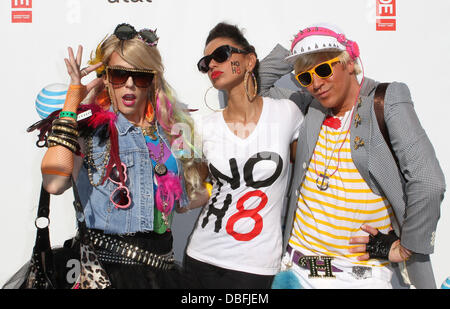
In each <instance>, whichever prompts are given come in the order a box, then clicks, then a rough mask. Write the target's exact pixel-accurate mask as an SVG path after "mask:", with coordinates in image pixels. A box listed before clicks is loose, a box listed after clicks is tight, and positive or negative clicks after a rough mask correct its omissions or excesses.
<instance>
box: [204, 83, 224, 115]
mask: <svg viewBox="0 0 450 309" xmlns="http://www.w3.org/2000/svg"><path fill="white" fill-rule="evenodd" d="M212 88H214V86H211V87H209V88H208V90H206V92H205V96H204V97H203V101H204V102H205V105H206V107H207V108H209V109H210V110H212V111H213V112H220V111H223V108H222V109H214V108H211V107H210V106H209V105H208V102H207V101H206V96H207V95H208V92H209V91H210V90H211V89H212Z"/></svg>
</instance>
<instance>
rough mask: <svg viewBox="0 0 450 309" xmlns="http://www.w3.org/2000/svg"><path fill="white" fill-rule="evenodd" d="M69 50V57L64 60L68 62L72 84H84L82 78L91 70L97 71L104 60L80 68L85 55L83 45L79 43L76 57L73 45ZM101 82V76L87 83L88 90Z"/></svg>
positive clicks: (68, 71)
mask: <svg viewBox="0 0 450 309" xmlns="http://www.w3.org/2000/svg"><path fill="white" fill-rule="evenodd" d="M68 52H69V59H67V58H64V62H65V63H66V67H67V73H69V76H70V84H71V85H82V84H81V79H82V78H83V77H85V76H87V75H89V74H90V73H91V72H93V71H95V70H96V69H98V68H99V67H101V66H102V65H103V63H102V62H99V63H96V64H93V65H90V66H88V67H86V68H84V69H80V66H81V58H82V55H83V46H81V45H79V46H78V50H77V55H76V57H75V56H74V54H73V50H72V48H71V47H69V48H68ZM100 83H102V79H101V78H95V79H94V80H93V81H91V82H90V83H88V84H87V85H86V90H87V91H86V92H89V91H91V90H92V89H93V88H95V87H96V86H98V85H99V84H100Z"/></svg>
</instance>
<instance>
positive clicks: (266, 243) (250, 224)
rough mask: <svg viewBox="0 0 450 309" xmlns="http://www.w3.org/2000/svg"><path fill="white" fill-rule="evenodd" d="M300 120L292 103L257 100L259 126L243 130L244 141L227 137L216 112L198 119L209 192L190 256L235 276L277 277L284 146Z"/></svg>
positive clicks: (294, 134)
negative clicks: (245, 133) (246, 133)
mask: <svg viewBox="0 0 450 309" xmlns="http://www.w3.org/2000/svg"><path fill="white" fill-rule="evenodd" d="M302 121H303V115H302V113H301V112H300V109H299V108H298V107H297V106H296V105H295V104H294V103H293V102H292V101H290V100H274V99H271V98H263V108H262V112H261V115H260V118H259V121H258V123H257V124H256V126H255V125H253V126H251V127H250V126H248V127H246V129H248V130H249V132H251V133H250V135H249V136H248V137H247V138H245V139H242V138H240V137H238V136H236V135H235V134H234V133H233V132H232V129H230V127H231V128H233V125H232V124H227V123H225V120H224V118H223V115H222V112H215V113H213V114H210V115H207V116H204V117H203V118H201V121H199V123H198V126H197V129H198V132H199V133H200V134H201V135H202V142H203V154H204V156H205V158H206V160H207V161H208V166H209V171H210V175H211V179H212V184H213V190H212V195H211V197H210V199H209V202H208V204H207V205H206V206H205V207H204V209H203V211H202V212H201V214H200V217H199V219H198V222H197V224H196V227H195V230H194V232H193V234H192V236H191V239H190V243H189V245H188V248H187V254H188V255H189V256H190V257H192V258H194V259H197V260H199V261H202V262H205V263H209V264H212V265H216V266H219V267H222V268H227V269H233V270H237V271H243V272H248V273H254V274H260V275H273V274H276V273H277V271H278V270H279V267H280V259H281V252H282V235H281V211H282V208H283V197H284V193H285V191H286V189H287V182H288V167H289V163H290V157H289V154H290V147H289V146H290V144H291V143H292V142H293V141H294V140H295V139H297V137H298V129H299V127H300V124H301V122H302ZM237 129H242V128H237Z"/></svg>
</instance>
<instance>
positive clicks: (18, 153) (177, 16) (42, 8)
mask: <svg viewBox="0 0 450 309" xmlns="http://www.w3.org/2000/svg"><path fill="white" fill-rule="evenodd" d="M14 1H16V0H13V1H9V0H2V1H1V3H0V37H1V42H2V43H1V48H0V59H2V67H1V69H0V72H1V73H0V76H1V83H0V90H1V91H0V93H1V96H2V98H3V99H2V112H1V113H0V135H1V139H0V140H1V141H2V145H3V146H2V147H1V151H0V164H1V165H0V166H1V172H0V197H1V206H0V207H1V216H0V222H1V224H0V246H1V248H2V249H1V253H2V254H1V255H0V285H2V284H3V283H4V282H5V281H6V280H7V279H8V277H9V276H11V275H12V273H13V272H14V271H15V270H17V269H18V268H19V267H20V266H21V265H22V264H23V263H24V262H25V261H26V260H27V259H29V257H30V255H31V250H32V246H33V243H34V237H35V227H34V218H35V214H36V209H37V202H38V196H39V190H40V185H41V175H40V161H41V158H42V156H43V154H44V150H43V149H38V148H36V146H35V142H36V139H37V137H36V133H32V134H28V133H26V132H25V129H26V128H27V127H28V125H30V124H31V123H34V122H35V121H37V120H39V116H38V115H37V113H36V111H35V107H34V101H35V98H36V96H37V94H38V93H39V91H40V90H41V89H42V88H43V87H44V86H46V85H49V84H53V83H66V84H67V83H68V82H69V80H68V78H67V73H66V70H65V65H64V61H63V58H64V57H66V55H67V46H72V47H74V48H76V46H77V45H78V44H81V45H83V46H84V48H85V49H84V54H83V56H84V58H83V60H84V61H83V62H84V63H85V62H86V61H87V59H88V57H89V55H90V52H91V51H92V50H93V49H94V48H95V47H96V45H97V44H98V43H99V41H100V40H101V39H102V38H103V37H104V36H105V35H106V34H110V33H111V32H112V31H113V30H114V28H115V26H116V25H117V24H119V23H122V22H128V23H130V24H132V25H134V26H135V27H136V29H141V28H144V27H148V28H157V29H158V32H157V33H158V35H159V37H160V41H159V44H158V47H159V48H160V50H161V53H162V55H163V59H164V63H165V66H166V79H167V80H168V81H169V83H170V84H171V85H172V86H173V87H174V88H175V90H176V91H177V94H178V97H179V99H180V100H181V101H182V102H184V103H186V104H188V106H189V107H190V108H198V109H200V111H199V112H197V113H198V114H201V113H205V112H207V109H206V107H204V105H203V95H204V93H205V91H206V89H207V88H208V87H209V81H208V80H207V78H206V77H205V76H203V75H202V74H200V73H199V72H198V71H197V69H196V63H197V61H198V59H199V58H200V57H201V56H202V52H203V47H204V41H205V39H206V36H207V33H208V31H209V30H210V29H211V28H212V27H213V26H214V25H215V24H217V23H218V22H220V21H227V22H231V23H235V24H237V25H239V26H240V27H241V28H244V29H245V34H246V36H247V38H248V40H249V41H250V42H251V43H252V44H253V45H255V47H256V50H257V52H258V55H259V58H260V59H262V58H264V57H265V56H266V55H267V54H268V53H269V52H270V50H271V49H272V48H273V47H274V46H275V44H276V43H281V44H282V45H284V46H285V47H289V46H290V39H291V38H292V36H293V35H294V34H295V33H296V32H297V31H298V30H299V29H300V28H303V27H306V26H308V25H310V24H313V23H317V22H328V23H333V24H336V25H338V26H339V27H340V28H341V29H343V30H344V32H345V33H346V34H347V36H348V37H349V38H350V39H352V40H355V41H357V42H358V44H359V46H360V49H361V55H362V61H363V64H364V68H365V72H366V76H369V77H371V78H374V79H376V80H380V81H402V82H405V83H407V84H408V85H409V87H410V89H411V92H412V96H413V99H414V101H415V108H416V111H417V114H418V115H419V118H420V120H421V122H422V125H423V126H424V128H425V130H426V131H427V133H428V136H429V137H430V139H431V141H432V143H433V144H434V146H435V150H436V152H437V156H438V159H439V160H440V163H441V166H442V168H443V170H444V173H445V175H446V176H447V179H448V178H449V175H450V145H449V141H448V138H447V137H446V131H447V130H446V128H445V125H446V124H448V122H449V121H448V119H447V118H448V115H450V105H449V102H448V97H447V93H446V90H448V89H449V88H448V87H449V86H450V77H449V74H448V72H447V70H449V71H450V64H449V62H448V57H449V55H450V39H449V36H448V32H447V31H448V29H450V21H449V19H448V13H450V2H449V1H442V0H434V1H428V2H424V1H419V0H397V7H396V8H397V14H396V15H397V16H396V21H397V30H396V31H391V32H382V31H376V27H375V19H376V18H375V4H376V0H345V1H336V0H315V1H305V0H277V1H273V0H272V1H270V0H245V1H243V0H214V1H212V0H191V1H183V0H153V1H152V2H149V1H146V0H116V1H114V0H33V1H32V7H31V8H28V9H23V10H26V11H31V12H32V15H33V19H32V23H12V22H11V15H12V12H13V11H15V10H16V9H13V8H12V4H14ZM19 2H21V1H20V0H19ZM24 2H25V3H26V2H27V0H24ZM111 2H113V3H111ZM448 200H449V198H448V196H447V197H446V199H445V200H444V202H443V204H442V216H441V220H440V222H439V225H438V230H437V233H436V248H435V253H434V254H433V255H432V262H433V266H434V270H435V276H436V281H437V284H438V286H440V284H441V283H442V282H443V281H444V280H445V278H446V277H448V276H450V264H449V263H448V261H449V260H450V246H449V244H448V240H446V238H447V237H448V236H449V235H450V211H449V209H448V207H446V206H447V204H448ZM71 203H72V193H71V192H70V191H67V192H66V193H65V194H63V195H62V196H56V197H52V201H51V206H52V207H51V239H52V242H53V244H62V242H63V241H64V240H65V239H67V238H69V237H71V236H72V235H73V233H74V230H75V221H74V214H73V210H72V207H71ZM194 218H195V213H194V214H190V215H188V216H187V217H181V216H178V217H177V218H176V220H177V221H176V223H177V224H180V223H181V224H182V223H183V222H186V225H185V227H184V228H185V230H183V231H182V232H178V234H180V233H181V236H180V237H178V240H177V241H178V242H177V243H176V249H177V251H178V252H177V256H180V254H182V252H181V253H180V251H182V250H183V249H184V248H183V246H184V243H183V241H185V238H186V237H187V233H189V229H190V227H191V226H192V224H193V223H192V221H193V220H194ZM175 232H177V231H175ZM176 237H177V236H176Z"/></svg>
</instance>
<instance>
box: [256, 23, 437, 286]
mask: <svg viewBox="0 0 450 309" xmlns="http://www.w3.org/2000/svg"><path fill="white" fill-rule="evenodd" d="M335 29H336V28H333V27H319V26H317V27H316V26H315V27H310V28H306V29H304V30H302V31H300V32H299V33H298V34H297V35H296V37H295V39H294V41H293V44H292V47H291V50H290V51H288V50H286V49H285V48H283V47H282V46H281V45H277V46H276V47H275V48H274V50H273V51H272V52H271V53H270V54H269V55H268V56H267V57H266V58H265V59H264V60H263V61H261V67H260V76H261V93H262V95H266V96H270V97H274V98H289V99H291V100H292V101H294V102H295V103H296V104H297V105H298V106H299V108H300V109H301V110H302V112H303V113H304V114H306V115H305V120H304V122H303V123H302V125H301V127H300V134H299V139H298V146H297V149H296V156H295V164H294V167H293V172H292V180H291V184H290V187H289V190H288V208H287V209H288V210H287V214H286V217H285V231H284V245H285V251H284V257H283V265H284V267H283V270H291V271H292V270H294V273H295V276H296V278H297V279H298V280H299V282H300V286H303V287H319V288H321V287H337V288H347V287H349V288H351V287H362V288H371V287H377V285H374V283H373V281H370V280H367V278H370V277H371V271H372V270H370V271H367V269H365V267H367V265H370V264H373V263H369V262H371V261H377V260H378V261H379V264H380V265H386V264H389V263H386V262H387V261H389V262H391V264H390V265H388V266H387V267H389V268H390V269H393V270H396V271H398V272H399V273H401V275H402V278H403V281H404V283H405V284H406V285H411V284H412V285H413V286H414V287H416V288H436V282H435V279H434V275H433V270H432V266H431V263H430V257H429V255H430V254H431V253H433V250H434V239H435V231H436V226H437V223H438V220H439V217H440V204H441V202H442V200H443V196H444V192H445V179H444V175H443V172H442V170H441V168H440V165H439V162H438V160H437V158H436V154H435V152H434V149H433V146H432V144H431V142H430V140H429V139H428V137H427V135H426V133H425V131H424V129H423V128H422V126H421V124H420V122H419V119H418V117H417V115H416V113H415V111H414V106H413V102H412V99H411V95H410V91H409V89H408V87H407V86H406V85H405V84H403V83H398V82H393V83H390V84H389V86H388V87H387V90H386V92H385V97H384V119H385V123H386V127H387V131H388V134H389V139H390V144H391V147H392V150H393V152H394V153H395V156H396V158H397V161H398V162H396V159H395V158H394V156H393V155H392V153H391V150H390V147H389V145H388V144H387V143H386V142H385V139H384V138H383V135H382V133H381V131H380V129H379V126H378V123H377V118H376V115H375V111H374V94H375V90H376V88H377V86H378V84H379V83H378V82H375V81H374V80H372V79H369V78H364V77H363V81H362V83H361V82H360V81H359V80H358V78H357V74H358V73H359V68H360V66H359V64H358V61H357V58H358V57H359V49H358V46H357V44H356V43H355V42H352V41H350V40H347V39H346V38H345V36H344V35H343V34H342V32H339V31H338V30H336V31H335ZM336 56H338V57H339V59H338V60H337V61H334V62H330V61H328V65H327V64H325V65H322V66H321V67H317V68H316V66H317V65H318V64H323V63H324V62H327V60H331V59H332V58H335V57H336ZM344 58H346V60H345V61H343V59H344ZM294 65H295V73H296V74H297V75H296V76H297V81H298V82H299V83H301V84H303V86H304V87H302V88H300V89H299V90H298V91H295V90H289V89H282V88H279V87H275V86H274V85H275V82H276V81H277V80H278V79H280V78H281V77H282V76H284V75H286V74H288V73H290V72H291V71H292V70H293V68H294ZM312 68H315V70H311V69H312ZM307 70H310V71H309V72H307ZM327 70H328V71H327ZM305 71H306V73H305V74H302V75H300V74H299V73H304V72H305ZM330 71H331V72H330ZM343 115H347V117H351V118H349V119H350V120H349V123H348V127H349V134H348V136H349V143H350V145H349V146H350V147H349V148H350V149H351V161H352V162H353V164H354V166H355V167H356V169H357V172H359V174H360V176H361V178H362V179H363V181H364V182H365V183H366V184H367V186H368V188H369V189H370V191H371V194H374V196H379V197H382V198H383V199H385V200H386V201H387V202H386V206H387V207H388V208H390V209H391V210H390V211H391V212H392V213H389V209H388V213H389V214H390V222H389V229H388V230H386V231H385V232H384V233H383V232H381V229H380V230H378V229H377V228H374V227H373V226H372V225H373V223H369V224H367V223H365V224H362V225H361V230H359V231H358V232H354V233H350V234H348V233H347V234H345V236H347V238H345V239H346V241H348V248H347V247H346V246H343V247H345V248H346V249H345V250H348V252H347V254H346V257H350V258H347V260H350V261H351V262H352V263H354V265H355V266H354V267H350V268H349V267H345V265H344V264H345V263H344V264H342V263H340V257H341V255H340V254H335V252H332V251H333V250H329V248H328V251H327V250H323V252H332V254H329V259H327V258H324V255H325V256H326V255H327V253H323V252H320V250H317V248H311V247H308V246H309V244H311V243H312V244H314V243H319V244H323V243H327V242H329V239H330V238H329V237H328V236H329V235H328V234H327V232H324V231H322V230H321V226H320V222H321V221H320V220H319V215H318V214H317V213H315V212H313V211H312V212H310V216H311V217H314V218H313V222H315V224H316V225H315V226H316V228H315V229H316V230H318V232H317V233H316V234H314V236H312V235H311V234H309V233H310V231H309V230H308V228H307V227H306V226H305V224H303V223H304V222H306V221H307V220H306V219H308V220H310V219H311V218H306V219H305V218H303V220H298V217H301V216H302V212H301V209H300V208H301V206H300V205H301V203H300V202H299V200H302V201H303V204H302V205H303V207H309V206H308V204H309V202H308V200H307V199H306V197H305V198H304V196H303V195H308V194H309V193H308V192H306V191H305V189H304V188H305V182H307V179H308V176H307V175H308V169H310V170H311V169H313V170H314V164H313V163H314V162H315V155H314V153H315V149H316V146H317V145H316V144H317V142H318V140H320V137H319V133H320V132H321V129H323V123H324V120H325V119H328V118H329V117H330V116H334V118H336V117H339V116H343ZM332 118H333V117H332ZM341 120H342V119H341ZM330 130H331V129H330ZM322 132H324V131H322ZM322 135H323V134H322ZM335 149H336V147H335ZM338 153H339V151H337V150H336V151H335V152H332V153H331V157H333V155H334V156H335V160H338V162H339V156H337V154H338ZM328 155H330V154H328ZM326 156H327V155H325V157H326ZM313 158H314V160H313ZM325 163H326V159H325ZM324 166H326V164H325V165H324ZM338 167H339V163H338ZM338 167H337V168H336V169H338ZM309 172H310V173H311V171H309ZM316 172H317V168H316ZM330 172H331V171H327V170H326V169H325V171H324V173H323V174H321V173H317V174H315V173H311V174H310V175H311V176H312V175H313V174H314V175H315V176H314V177H316V184H317V188H314V189H315V190H316V191H317V192H318V195H317V194H316V195H315V196H316V197H317V196H320V194H324V195H326V194H331V195H332V196H334V195H335V194H336V195H339V193H338V192H337V193H336V190H334V189H333V188H332V186H331V185H329V184H328V182H329V181H331V179H330V178H329V176H330ZM313 180H314V179H313ZM313 183H314V182H312V184H313ZM341 189H342V188H341ZM333 190H334V191H333ZM344 190H345V188H344ZM327 191H328V192H327ZM324 200H326V198H324ZM319 202H320V201H319ZM342 206H344V207H347V206H348V203H344V204H343V205H339V207H342ZM305 209H308V208H305ZM333 218H336V216H330V217H328V218H327V220H328V222H331V223H334V224H336V225H340V224H341V223H342V221H339V219H333ZM300 219H302V218H300ZM305 220H306V221H305ZM333 220H334V221H333ZM302 222H303V223H302ZM308 222H311V221H308ZM363 223H364V222H363ZM309 225H311V224H309ZM391 229H393V230H392V231H389V230H391ZM303 230H308V232H307V233H304V234H302V233H303ZM312 231H313V232H315V231H314V229H313V230H312ZM361 231H363V232H361ZM299 234H300V235H299ZM331 236H332V235H331ZM327 237H328V238H327ZM333 237H335V238H336V239H337V238H338V236H333ZM299 239H300V240H301V241H304V242H303V243H301V244H299V245H293V244H298V243H297V242H298V241H299ZM313 239H314V241H312V240H313ZM311 252H315V253H316V254H317V256H318V257H311V256H314V254H311ZM320 260H322V262H320ZM327 265H328V266H327ZM342 265H344V267H340V268H342V269H340V268H339V267H338V266H342ZM359 265H364V266H359ZM380 265H377V266H380ZM375 268H377V269H378V268H380V267H372V269H373V270H376V271H373V272H372V273H373V274H374V275H375V276H376V274H377V271H378V270H377V269H375ZM342 270H343V271H342ZM302 272H303V274H302ZM346 272H348V273H350V278H355V280H354V282H353V283H351V284H350V285H346V284H345V283H344V284H341V283H339V282H344V281H345V280H347V279H348V278H342V276H343V275H342V273H346ZM361 274H362V275H361ZM311 276H312V277H311ZM314 276H315V278H313V277H314ZM325 277H332V278H333V277H334V278H335V279H336V280H329V278H327V280H326V281H327V283H326V284H325V285H321V284H320V283H318V284H317V285H316V282H324V280H321V279H323V278H325ZM382 278H383V279H385V280H388V281H390V277H386V276H382ZM339 279H342V280H339ZM362 279H366V280H362ZM343 280H344V281H343ZM333 282H336V284H334V283H333ZM365 282H367V283H365ZM382 286H383V287H385V286H386V287H388V288H389V287H392V286H390V285H389V282H388V283H387V285H382Z"/></svg>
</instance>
